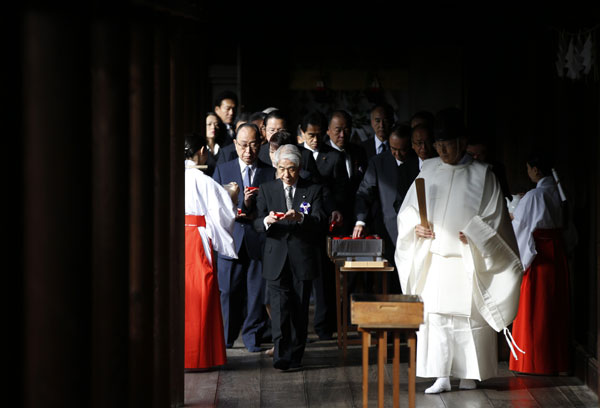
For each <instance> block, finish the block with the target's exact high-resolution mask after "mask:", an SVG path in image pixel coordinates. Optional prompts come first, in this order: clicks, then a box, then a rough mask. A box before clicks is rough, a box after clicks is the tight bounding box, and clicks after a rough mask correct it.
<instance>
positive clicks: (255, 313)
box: [213, 123, 275, 352]
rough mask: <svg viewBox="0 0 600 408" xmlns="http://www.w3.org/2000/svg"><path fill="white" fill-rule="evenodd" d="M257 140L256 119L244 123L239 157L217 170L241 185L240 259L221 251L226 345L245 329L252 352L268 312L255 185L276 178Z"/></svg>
mask: <svg viewBox="0 0 600 408" xmlns="http://www.w3.org/2000/svg"><path fill="white" fill-rule="evenodd" d="M259 144H260V137H259V130H258V128H257V127H256V125H254V124H251V123H246V124H243V125H241V126H240V127H239V129H238V134H237V136H236V139H235V140H234V145H235V147H236V151H237V154H238V158H236V159H234V160H231V161H229V162H226V163H223V164H220V165H218V166H217V168H216V169H215V173H214V175H213V178H214V180H215V181H216V182H217V183H219V184H227V183H230V182H232V181H235V182H236V183H237V184H238V185H239V186H240V187H242V186H243V188H240V194H239V197H238V203H240V210H241V215H240V216H238V217H237V219H236V222H235V227H234V230H233V239H234V241H235V249H236V252H237V254H238V259H232V258H229V257H226V256H224V255H221V254H219V256H218V258H217V266H218V278H219V289H220V291H221V308H222V311H223V323H224V329H225V342H226V345H227V347H233V342H234V341H235V339H236V338H237V337H238V335H239V332H240V329H241V330H242V340H243V341H244V345H245V346H246V348H247V349H248V350H249V351H253V352H255V351H260V350H261V348H260V336H261V334H262V330H263V329H264V327H265V324H266V322H267V315H266V311H265V309H264V305H263V298H264V281H263V279H262V276H261V272H262V262H261V258H262V244H263V243H264V234H259V233H257V232H256V230H255V229H254V228H253V226H252V221H253V219H254V218H255V217H256V195H257V193H258V191H259V189H253V188H252V187H260V186H261V185H262V184H263V183H265V182H267V181H271V180H273V179H274V178H275V169H274V168H273V167H271V166H268V165H266V164H264V163H262V162H260V161H259V160H257V153H258V146H259ZM244 301H245V303H244ZM244 310H246V315H245V316H244Z"/></svg>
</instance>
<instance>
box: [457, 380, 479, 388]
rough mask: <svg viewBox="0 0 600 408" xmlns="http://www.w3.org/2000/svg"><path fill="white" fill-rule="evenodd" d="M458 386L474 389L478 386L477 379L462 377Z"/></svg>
mask: <svg viewBox="0 0 600 408" xmlns="http://www.w3.org/2000/svg"><path fill="white" fill-rule="evenodd" d="M458 388H460V389H461V390H474V389H475V388H477V384H476V383H475V380H468V379H462V380H460V384H459V385H458Z"/></svg>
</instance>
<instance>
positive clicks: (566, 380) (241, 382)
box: [185, 333, 598, 408]
mask: <svg viewBox="0 0 600 408" xmlns="http://www.w3.org/2000/svg"><path fill="white" fill-rule="evenodd" d="M309 340H310V341H311V343H309V344H308V346H307V348H306V353H305V355H304V359H303V361H302V363H303V366H304V367H303V369H302V370H299V371H295V372H281V371H279V370H276V369H274V368H273V366H272V361H273V360H272V358H270V357H268V356H267V355H265V354H264V353H249V352H248V351H246V350H245V349H244V348H243V347H242V345H241V343H236V347H234V348H233V349H230V350H228V351H227V358H228V362H227V365H226V366H224V367H221V368H220V369H215V370H212V371H208V372H199V373H198V372H196V373H186V375H185V402H186V406H187V407H244V408H253V407H285V408H294V407H328V408H329V407H332V408H333V407H361V406H362V383H361V381H362V371H361V370H362V368H361V349H360V346H358V345H355V346H351V347H350V348H349V350H348V357H347V358H346V360H345V361H344V360H343V359H342V357H341V352H339V351H338V349H337V344H336V342H335V341H316V337H315V335H314V333H311V334H310V335H309ZM403 350H404V351H405V350H406V347H403ZM370 353H371V354H370V355H371V358H370V363H371V365H370V376H369V378H370V382H369V406H370V407H376V406H377V372H376V348H375V347H371V349H370ZM389 356H390V358H391V356H392V351H391V349H390V351H389ZM401 361H403V362H404V363H403V364H402V365H401V367H400V370H401V378H400V389H401V391H400V406H401V407H407V406H408V393H407V391H406V390H407V381H408V380H407V375H406V372H407V370H406V368H407V364H406V361H407V358H406V356H405V355H403V358H402V360H401ZM385 375H386V378H385V387H386V401H385V406H386V407H391V406H392V397H391V396H392V390H391V381H392V378H391V375H392V372H391V360H390V362H389V363H388V364H387V366H386V373H385ZM432 382H433V381H432V380H430V379H423V378H417V407H432V408H434V407H435V408H437V407H440V408H442V407H446V408H450V407H456V408H470V407H503V408H504V407H597V406H598V398H597V397H596V395H595V394H594V393H593V392H592V391H591V390H590V389H589V388H587V387H586V386H585V385H583V384H582V383H581V382H580V381H579V380H578V379H577V378H575V377H543V376H522V375H521V376H517V375H515V374H514V373H512V372H511V371H509V370H508V369H507V364H506V363H503V362H501V363H500V367H499V373H498V377H496V378H493V379H489V380H486V381H483V382H481V383H478V389H476V390H472V391H459V390H458V380H454V379H451V382H452V391H450V392H445V393H442V394H439V395H425V394H424V393H423V391H424V390H425V388H427V387H429V386H430V385H431V384H432Z"/></svg>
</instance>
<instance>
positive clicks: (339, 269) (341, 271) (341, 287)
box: [335, 261, 394, 359]
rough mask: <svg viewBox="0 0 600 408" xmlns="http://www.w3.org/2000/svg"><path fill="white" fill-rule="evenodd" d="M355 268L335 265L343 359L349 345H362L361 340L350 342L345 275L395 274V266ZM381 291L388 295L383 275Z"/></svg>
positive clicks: (338, 263) (341, 263) (337, 263)
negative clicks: (365, 273) (349, 273)
mask: <svg viewBox="0 0 600 408" xmlns="http://www.w3.org/2000/svg"><path fill="white" fill-rule="evenodd" d="M353 264H354V265H355V266H354V267H346V266H345V265H346V263H345V262H344V261H342V262H339V261H338V262H336V263H335V296H336V300H337V303H336V312H337V343H338V348H341V349H342V352H343V357H344V359H345V358H346V354H347V348H348V344H360V342H361V340H360V339H358V340H357V341H355V342H353V341H349V340H348V329H349V327H348V326H349V325H348V305H347V302H348V285H347V279H346V276H345V274H346V273H348V272H369V273H377V272H393V271H394V267H393V266H379V264H378V265H377V266H374V267H373V266H365V267H358V266H356V265H357V263H356V262H354V263H353ZM342 265H344V266H342ZM381 280H382V284H381V291H382V293H383V294H387V280H386V279H385V276H384V275H382V279H381Z"/></svg>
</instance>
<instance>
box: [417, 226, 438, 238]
mask: <svg viewBox="0 0 600 408" xmlns="http://www.w3.org/2000/svg"><path fill="white" fill-rule="evenodd" d="M415 233H416V234H417V237H419V238H426V239H434V238H435V234H434V232H433V230H432V229H431V228H426V227H424V226H422V225H421V224H418V225H417V226H415Z"/></svg>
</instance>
